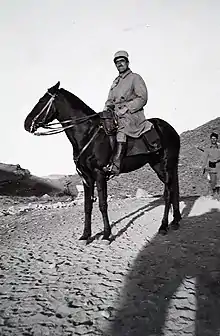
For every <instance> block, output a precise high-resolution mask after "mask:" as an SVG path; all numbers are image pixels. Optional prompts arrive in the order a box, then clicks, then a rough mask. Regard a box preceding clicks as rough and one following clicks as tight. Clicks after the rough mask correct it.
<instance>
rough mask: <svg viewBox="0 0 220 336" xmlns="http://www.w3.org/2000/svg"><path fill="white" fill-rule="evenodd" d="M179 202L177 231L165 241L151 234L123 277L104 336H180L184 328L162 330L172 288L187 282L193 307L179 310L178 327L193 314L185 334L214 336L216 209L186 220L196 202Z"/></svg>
mask: <svg viewBox="0 0 220 336" xmlns="http://www.w3.org/2000/svg"><path fill="white" fill-rule="evenodd" d="M184 201H185V203H186V207H185V209H184V211H183V218H184V219H183V222H182V230H181V231H173V232H171V233H170V234H169V236H167V237H166V239H164V237H161V236H160V235H156V236H155V237H154V238H153V239H152V240H151V242H150V243H148V244H146V246H145V247H144V248H143V249H142V250H141V251H140V253H139V255H138V256H137V258H136V260H135V262H134V263H133V268H132V269H131V270H130V272H129V274H128V275H127V277H126V280H125V285H124V288H123V291H122V300H121V304H120V307H118V309H117V313H116V315H115V316H114V318H113V321H112V324H111V326H110V329H108V331H107V330H106V334H105V335H112V336H113V335H114V336H117V335H120V336H125V335H129V336H136V335H138V336H151V335H154V336H156V335H157V336H158V335H168V334H169V335H177V334H178V335H182V334H184V335H185V333H186V332H187V331H186V330H184V325H183V326H182V328H183V329H182V332H183V333H181V332H178V333H172V332H169V333H168V334H166V333H165V332H164V327H165V325H166V323H167V312H168V310H169V307H170V305H171V303H172V300H173V299H174V297H175V294H176V293H177V291H178V288H180V286H181V284H182V283H183V282H184V280H185V279H189V278H192V280H189V282H190V281H191V284H192V283H193V281H194V282H196V285H195V293H193V292H192V289H191V293H190V295H191V297H192V295H193V296H194V297H195V302H196V307H195V304H194V305H192V304H191V306H190V307H186V306H184V305H183V306H182V307H180V308H179V313H180V314H182V317H183V320H184V323H185V322H186V320H187V309H188V310H192V311H193V312H194V315H195V316H194V319H195V321H194V320H193V321H191V324H193V328H194V331H193V332H191V333H188V334H189V335H198V336H203V335H204V336H208V335H210V336H211V335H212V336H219V330H220V319H219V311H220V243H219V237H220V212H219V211H220V210H219V209H217V208H216V209H210V211H209V212H206V213H203V214H202V215H199V216H192V215H190V211H191V210H192V207H193V205H194V202H195V201H196V198H190V199H188V200H187V199H185V200H184ZM193 279H194V280H193ZM183 299H184V298H183ZM185 299H187V298H185ZM179 300H181V298H179ZM177 311H178V309H177Z"/></svg>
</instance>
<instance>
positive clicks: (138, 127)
mask: <svg viewBox="0 0 220 336" xmlns="http://www.w3.org/2000/svg"><path fill="white" fill-rule="evenodd" d="M128 57H129V56H128V53H127V52H126V51H123V50H122V51H118V52H116V54H115V55H114V63H115V66H116V68H117V70H118V72H119V76H118V77H117V78H116V79H115V80H114V81H113V84H112V86H111V88H110V91H109V94H108V99H107V101H106V103H105V107H104V111H108V110H114V113H115V115H116V118H117V124H118V129H117V135H116V143H117V149H116V153H115V155H114V158H113V164H112V166H111V167H110V168H109V172H111V174H113V175H119V173H120V167H121V162H122V159H123V156H124V153H125V145H126V139H127V136H130V137H132V138H139V137H140V136H141V135H142V134H143V133H145V132H148V131H150V132H148V134H149V136H147V142H148V148H149V152H156V151H158V149H160V145H159V143H160V140H159V137H158V134H157V132H156V131H155V129H154V127H153V125H152V123H150V122H149V121H148V120H147V119H146V118H145V115H144V109H143V108H144V106H145V105H146V104H147V100H148V92H147V87H146V84H145V82H144V80H143V78H142V77H141V76H140V75H138V74H136V73H133V72H132V71H131V70H130V68H129V59H128ZM145 140H146V138H145Z"/></svg>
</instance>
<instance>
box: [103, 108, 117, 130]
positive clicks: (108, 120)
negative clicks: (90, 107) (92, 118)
mask: <svg viewBox="0 0 220 336" xmlns="http://www.w3.org/2000/svg"><path fill="white" fill-rule="evenodd" d="M99 115H100V118H101V125H102V127H103V128H104V131H105V133H106V134H107V135H109V136H114V135H116V133H117V129H118V122H117V117H116V114H115V112H114V109H113V108H108V110H106V111H102V112H99Z"/></svg>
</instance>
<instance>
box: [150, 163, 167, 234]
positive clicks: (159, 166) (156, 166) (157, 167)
mask: <svg viewBox="0 0 220 336" xmlns="http://www.w3.org/2000/svg"><path fill="white" fill-rule="evenodd" d="M150 165H151V167H152V169H153V170H154V171H155V172H156V173H157V175H158V177H159V179H160V180H161V181H162V182H163V183H164V201H165V208H164V215H163V219H162V224H161V226H160V228H159V231H158V232H159V233H161V234H166V233H167V231H168V216H169V210H170V205H171V182H172V173H171V171H170V170H168V169H167V164H166V160H164V159H161V161H160V162H157V163H150Z"/></svg>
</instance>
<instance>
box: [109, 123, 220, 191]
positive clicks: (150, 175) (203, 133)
mask: <svg viewBox="0 0 220 336" xmlns="http://www.w3.org/2000/svg"><path fill="white" fill-rule="evenodd" d="M213 131H215V132H217V133H218V134H220V118H216V119H214V120H211V121H209V122H208V123H206V124H204V125H202V126H199V127H197V128H195V129H194V130H190V131H186V132H183V133H182V134H181V135H180V139H181V151H180V160H179V179H180V194H181V195H184V196H186V195H201V194H206V193H207V190H208V184H207V181H206V179H205V178H204V176H202V174H201V163H202V151H200V150H199V149H198V148H197V147H199V148H202V149H204V148H205V147H207V146H208V145H209V135H210V133H211V132H213ZM137 188H143V189H146V190H147V191H148V192H149V193H150V194H152V195H158V194H160V195H161V194H162V193H163V184H162V182H160V181H159V179H158V178H157V176H156V174H155V173H154V172H153V171H152V169H151V168H150V167H149V166H148V165H146V166H145V167H143V168H141V169H139V170H136V171H135V172H132V173H130V174H124V175H121V176H119V177H117V178H114V179H113V180H111V181H109V192H110V193H111V194H117V195H120V196H122V197H123V196H125V195H126V194H129V195H132V196H134V195H135V193H136V190H137Z"/></svg>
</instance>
